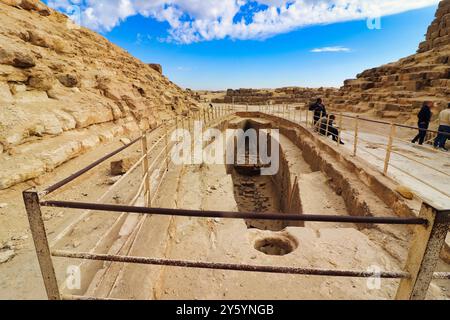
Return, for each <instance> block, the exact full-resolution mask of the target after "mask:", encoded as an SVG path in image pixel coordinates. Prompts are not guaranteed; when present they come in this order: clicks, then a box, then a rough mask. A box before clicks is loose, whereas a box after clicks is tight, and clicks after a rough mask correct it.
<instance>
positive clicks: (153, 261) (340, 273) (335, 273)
mask: <svg viewBox="0 0 450 320" xmlns="http://www.w3.org/2000/svg"><path fill="white" fill-rule="evenodd" d="M52 256H54V257H59V258H71V259H83V260H96V261H111V262H122V263H136V264H146V265H157V266H171V267H180V268H197V269H215V270H232V271H248V272H263V273H281V274H297V275H309V276H332V277H350V278H371V277H379V278H384V279H408V278H410V275H409V273H407V272H403V271H398V272H381V273H373V272H368V271H354V270H326V269H312V268H297V267H276V266H257V265H247V264H231V263H213V262H197V261H186V260H167V259H157V258H146V257H127V256H119V255H106V254H93V253H87V252H79V253H74V252H68V251H62V250H57V251H54V252H52Z"/></svg>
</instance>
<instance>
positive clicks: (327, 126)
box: [319, 114, 344, 145]
mask: <svg viewBox="0 0 450 320" xmlns="http://www.w3.org/2000/svg"><path fill="white" fill-rule="evenodd" d="M334 120H336V116H335V115H334V114H332V115H330V117H323V118H322V119H321V120H320V125H319V127H320V128H319V133H320V134H321V135H323V136H325V135H327V138H328V137H329V136H332V137H333V141H336V142H337V141H338V138H339V129H338V128H336V127H335V126H334ZM339 143H340V144H342V145H343V144H344V142H343V141H342V139H339Z"/></svg>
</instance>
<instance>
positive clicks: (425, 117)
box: [411, 101, 433, 145]
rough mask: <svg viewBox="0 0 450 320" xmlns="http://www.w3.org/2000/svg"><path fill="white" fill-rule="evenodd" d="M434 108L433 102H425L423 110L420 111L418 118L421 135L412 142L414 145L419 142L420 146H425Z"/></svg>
mask: <svg viewBox="0 0 450 320" xmlns="http://www.w3.org/2000/svg"><path fill="white" fill-rule="evenodd" d="M432 107H433V103H432V102H429V101H427V102H424V104H423V106H422V109H420V112H419V114H418V115H417V117H418V118H419V122H418V126H419V133H418V134H417V136H416V137H415V138H414V139H413V140H412V141H411V142H412V143H416V142H417V141H419V145H423V143H424V141H425V137H426V136H427V130H428V128H429V126H430V121H431V117H432V115H433V114H432V113H431V108H432Z"/></svg>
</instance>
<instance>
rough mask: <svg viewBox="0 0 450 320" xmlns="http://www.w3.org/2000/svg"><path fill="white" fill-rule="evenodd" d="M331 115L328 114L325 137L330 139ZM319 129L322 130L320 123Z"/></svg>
mask: <svg viewBox="0 0 450 320" xmlns="http://www.w3.org/2000/svg"><path fill="white" fill-rule="evenodd" d="M330 117H331V115H330V114H328V115H327V130H326V131H325V138H327V139H328V132H329V130H330ZM319 130H320V125H319ZM319 132H320V131H319Z"/></svg>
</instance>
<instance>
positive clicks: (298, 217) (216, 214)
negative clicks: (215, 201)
mask: <svg viewBox="0 0 450 320" xmlns="http://www.w3.org/2000/svg"><path fill="white" fill-rule="evenodd" d="M41 205H42V206H44V207H55V208H71V209H89V210H94V211H110V212H129V213H141V214H155V215H163V216H182V217H200V218H226V219H257V220H276V221H312V222H336V223H356V224H392V225H426V224H427V223H428V222H427V220H425V219H420V218H399V217H366V216H330V215H315V214H285V213H254V212H228V211H209V210H206V211H196V210H184V209H168V208H147V207H133V206H124V205H114V204H97V203H85V202H69V201H42V202H41Z"/></svg>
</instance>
